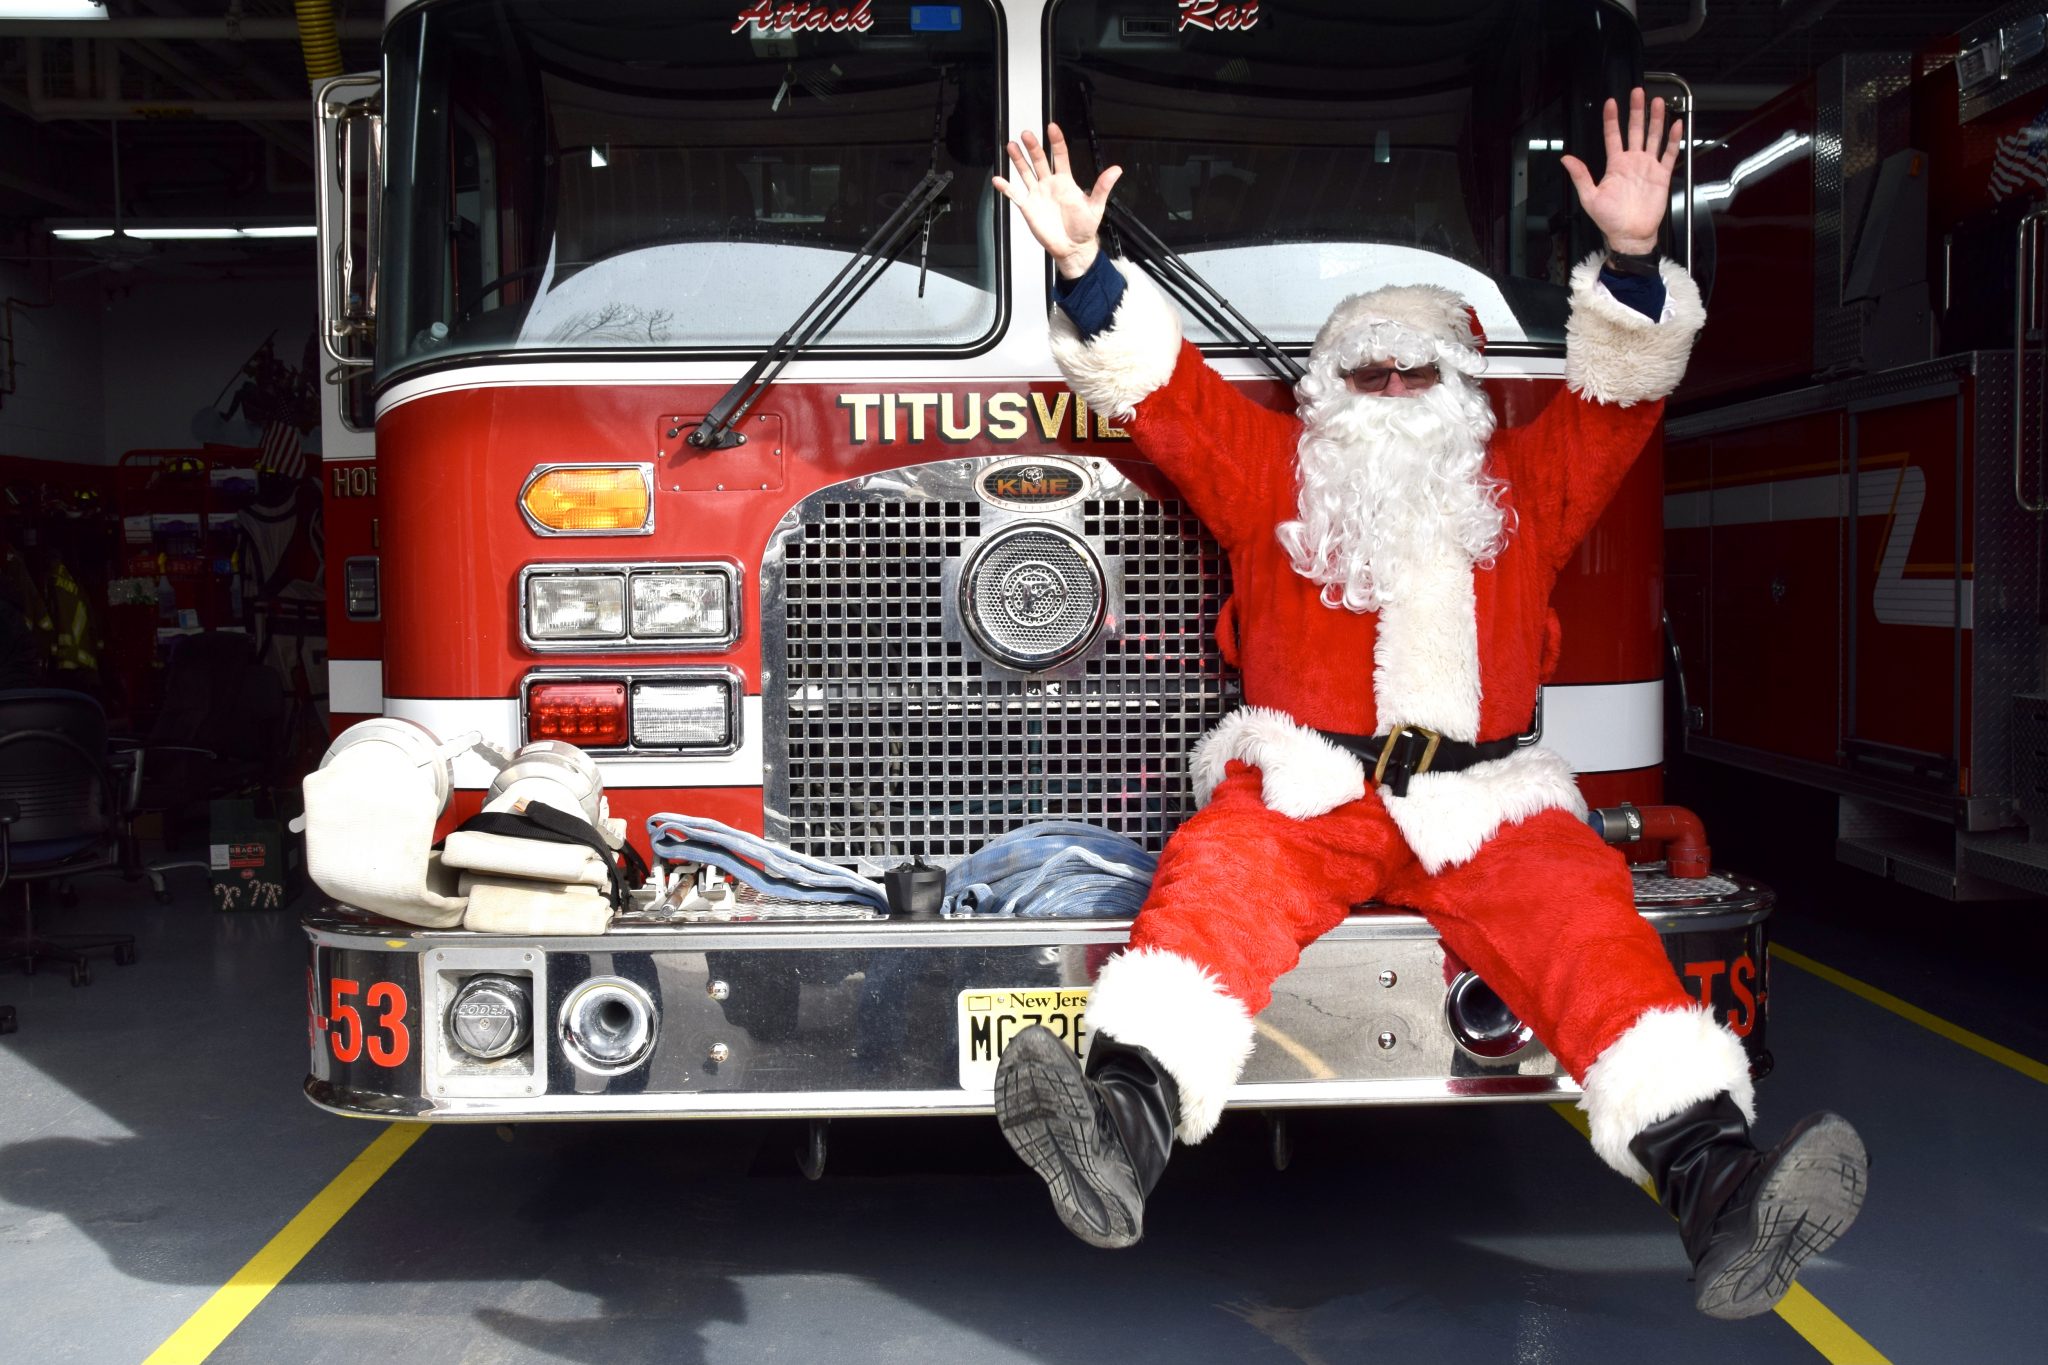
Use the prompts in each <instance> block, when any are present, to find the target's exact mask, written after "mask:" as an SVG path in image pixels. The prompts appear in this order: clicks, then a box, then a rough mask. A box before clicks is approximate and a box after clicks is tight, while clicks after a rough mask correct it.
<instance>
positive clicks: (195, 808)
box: [129, 631, 288, 903]
mask: <svg viewBox="0 0 2048 1365" xmlns="http://www.w3.org/2000/svg"><path fill="white" fill-rule="evenodd" d="M287 719H288V713H287V708H286V704H285V695H284V680H283V679H282V678H280V677H279V676H278V674H277V670H276V669H273V668H270V667H268V666H266V665H265V664H264V662H263V660H262V659H261V658H259V657H258V656H257V653H256V644H255V642H254V641H253V640H251V639H250V638H249V637H248V636H247V635H243V634H240V633H238V632H234V631H213V632H208V633H207V634H204V635H188V636H186V637H185V638H184V639H183V640H181V641H180V642H179V644H178V647H177V649H176V650H175V651H173V653H172V654H171V658H170V665H169V673H168V674H167V676H166V677H165V679H164V704H163V709H162V710H161V711H160V712H158V714H157V720H156V724H155V725H154V726H152V727H151V729H150V733H149V738H148V741H147V742H146V743H143V744H140V745H138V746H136V747H134V748H133V749H132V750H131V753H132V755H133V758H134V762H135V763H136V765H137V769H136V780H135V786H134V795H133V798H132V800H131V801H130V802H129V819H130V820H131V822H132V819H133V816H134V814H135V813H136V812H139V811H148V810H154V811H161V812H163V814H164V816H165V821H164V824H165V829H164V835H165V842H166V843H173V842H175V841H174V840H173V837H172V836H173V834H174V833H176V832H177V831H176V830H174V828H173V826H176V825H180V824H182V825H183V826H185V827H186V830H187V831H188V832H189V828H190V826H191V825H192V824H193V823H195V822H196V821H200V820H203V818H204V817H205V815H206V813H207V810H208V803H209V802H211V801H212V800H214V799H215V798H217V797H225V796H236V795H242V794H267V792H268V790H269V789H270V788H272V787H274V786H275V785H276V783H277V779H278V776H279V774H280V773H281V771H282V769H283V765H284V761H285V758H286V755H285V748H286V745H285V741H284V736H285V725H286V721H287ZM130 743H132V741H131V742H130ZM205 842H206V841H205V840H204V839H201V840H200V843H201V846H202V850H203V848H204V845H205ZM211 866H212V864H211V862H210V861H209V860H208V859H206V858H203V857H199V856H197V855H186V856H183V857H179V856H175V855H174V856H171V857H167V858H161V859H158V860H157V861H155V862H153V863H150V864H149V865H148V866H146V867H144V868H142V869H141V871H142V875H144V876H146V877H148V878H149V884H150V888H151V890H152V891H153V892H154V893H155V895H156V898H157V900H158V902H160V903H167V902H169V900H170V899H171V893H170V889H169V888H168V887H167V886H166V885H165V884H164V873H166V872H171V871H176V870H177V869H180V868H192V869H195V870H198V871H202V872H204V871H207V870H209V869H210V868H211Z"/></svg>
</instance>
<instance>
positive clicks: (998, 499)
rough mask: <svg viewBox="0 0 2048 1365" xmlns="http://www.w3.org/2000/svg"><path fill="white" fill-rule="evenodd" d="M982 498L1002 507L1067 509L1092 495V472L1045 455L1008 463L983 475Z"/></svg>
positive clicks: (1042, 509)
mask: <svg viewBox="0 0 2048 1365" xmlns="http://www.w3.org/2000/svg"><path fill="white" fill-rule="evenodd" d="M980 482H981V495H982V497H984V498H986V499H987V500H988V501H990V502H992V503H994V504H995V505H996V506H998V507H1012V508H1019V509H1023V508H1029V509H1031V510H1033V511H1045V510H1046V509H1048V508H1053V507H1063V506H1065V505H1066V504H1067V503H1070V502H1074V501H1076V500H1078V499H1079V498H1081V497H1082V496H1084V495H1085V494H1086V493H1087V492H1088V473H1087V471H1086V470H1085V469H1082V468H1081V467H1080V466H1079V465H1072V464H1068V463H1067V462H1066V461H1064V460H1051V459H1047V458H1045V457H1043V456H1040V457H1038V458H1037V459H1031V460H1006V461H1004V462H1003V463H1001V464H998V465H996V466H995V467H994V468H992V469H989V470H987V471H985V472H984V473H983V474H982V476H981V480H980Z"/></svg>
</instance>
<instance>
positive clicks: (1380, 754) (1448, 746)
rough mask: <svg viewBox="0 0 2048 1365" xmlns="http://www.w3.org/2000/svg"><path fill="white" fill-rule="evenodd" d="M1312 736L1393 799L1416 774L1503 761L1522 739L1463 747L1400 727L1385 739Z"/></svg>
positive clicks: (1422, 731) (1324, 732) (1421, 730)
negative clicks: (1364, 770)
mask: <svg viewBox="0 0 2048 1365" xmlns="http://www.w3.org/2000/svg"><path fill="white" fill-rule="evenodd" d="M1316 733H1317V734H1319V735H1321V736H1322V737H1323V738H1324V739H1327V740H1329V741H1330V743H1332V744H1334V745H1336V746H1337V747H1338V748H1340V749H1344V750H1346V751H1348V752H1349V753H1350V754H1352V755H1353V756H1354V757H1355V758H1357V759H1358V761H1359V762H1360V763H1363V764H1365V765H1366V766H1367V767H1369V768H1370V769H1371V770H1372V780H1373V782H1374V783H1375V784H1376V785H1378V786H1381V787H1385V788H1386V789H1387V792H1388V793H1389V794H1390V795H1393V796H1406V795H1407V794H1408V779H1409V778H1411V777H1414V776H1415V775H1417V774H1418V773H1455V772H1460V771H1463V770H1464V769H1466V768H1469V767H1471V766H1473V765H1474V764H1475V763H1490V762H1492V761H1493V760H1494V759H1496V758H1506V757H1507V756H1508V755H1509V754H1512V753H1513V752H1514V751H1515V750H1516V749H1518V748H1520V747H1521V746H1522V740H1523V738H1524V737H1523V736H1521V735H1509V736H1508V737H1507V738H1506V739H1490V740H1487V741H1486V742H1485V743H1483V744H1466V743H1464V742H1463V741H1461V740H1455V739H1445V738H1444V737H1443V736H1442V735H1440V734H1438V733H1437V732H1436V731H1434V730H1427V729H1424V728H1423V727H1422V726H1420V725H1404V726H1402V727H1401V728H1400V729H1398V730H1396V731H1394V732H1393V733H1392V734H1386V735H1346V734H1339V733H1338V732H1337V731H1335V730H1318V731H1316Z"/></svg>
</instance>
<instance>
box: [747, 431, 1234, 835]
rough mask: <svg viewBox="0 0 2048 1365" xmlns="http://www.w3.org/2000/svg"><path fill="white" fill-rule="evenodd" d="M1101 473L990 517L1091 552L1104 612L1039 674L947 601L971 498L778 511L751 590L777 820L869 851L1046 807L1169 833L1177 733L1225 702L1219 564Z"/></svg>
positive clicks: (1205, 722) (973, 530) (1179, 759)
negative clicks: (1063, 498)
mask: <svg viewBox="0 0 2048 1365" xmlns="http://www.w3.org/2000/svg"><path fill="white" fill-rule="evenodd" d="M936 468H944V466H939V467H936ZM970 472H971V470H970ZM961 483H962V485H963V487H962V491H963V492H965V491H969V490H971V489H972V484H971V482H968V481H967V480H965V479H962V480H961ZM899 488H900V486H899ZM1113 488H1114V489H1120V490H1126V491H1128V492H1129V493H1130V494H1131V496H1128V497H1104V498H1100V499H1096V500H1091V501H1084V502H1080V503H1077V504H1075V505H1073V506H1071V507H1069V508H1067V509H1064V510H1063V511H1061V512H1057V513H1054V514H1051V515H1048V516H1045V517H1042V518H1023V519H1019V518H1015V517H1012V518H1009V519H1007V520H1004V521H1002V522H1001V524H1000V525H993V524H991V525H989V526H988V527H987V528H986V534H987V535H988V538H989V539H990V540H997V539H1000V538H1003V537H1007V538H1010V539H1015V538H1016V528H1017V527H1019V525H1020V524H1028V523H1030V522H1033V521H1039V522H1043V523H1044V524H1047V525H1052V526H1057V527H1059V528H1060V529H1061V530H1063V531H1065V532H1067V533H1068V534H1069V535H1071V536H1078V537H1080V538H1081V541H1082V542H1085V544H1086V545H1087V547H1088V548H1089V549H1090V550H1092V551H1093V553H1094V554H1095V555H1096V556H1098V557H1099V558H1100V560H1101V564H1102V569H1103V579H1104V582H1105V583H1106V585H1107V586H1106V589H1105V592H1106V597H1107V602H1106V604H1105V605H1106V607H1107V611H1106V612H1105V614H1104V623H1103V627H1102V629H1101V630H1100V631H1099V632H1098V633H1097V634H1096V635H1095V636H1094V638H1093V639H1092V640H1091V642H1090V643H1089V644H1088V645H1087V647H1086V648H1085V649H1084V650H1083V651H1082V652H1080V653H1079V654H1078V655H1075V656H1073V657H1071V658H1067V659H1065V660H1064V661H1063V662H1061V663H1060V664H1059V665H1058V666H1057V667H1054V668H1049V669H1047V670H1046V671H1043V672H1040V673H1029V672H1021V671H1018V670H1016V669H1015V668H1012V667H1007V666H1005V662H1004V661H1003V660H1001V659H999V658H996V657H992V656H990V655H987V654H984V653H983V652H982V650H981V649H980V648H979V647H978V646H977V645H976V643H975V637H974V635H973V633H972V632H971V631H970V630H969V629H967V628H966V623H965V622H963V620H962V619H961V610H962V608H961V606H960V599H961V598H962V597H963V596H966V597H970V598H971V597H972V596H973V594H972V592H971V591H970V592H969V593H967V594H962V593H961V591H960V587H959V585H960V581H961V576H962V575H963V573H965V572H966V566H967V564H968V562H969V561H970V560H972V559H973V557H974V555H975V552H976V550H977V549H978V548H979V547H980V546H981V545H982V544H983V541H984V535H985V527H984V521H985V516H984V509H983V507H982V505H981V504H980V503H979V502H976V501H973V500H971V499H968V498H963V499H962V500H960V501H911V500H903V499H902V496H901V492H900V491H899V492H898V493H897V494H896V497H895V500H881V501H876V500H859V501H826V500H823V495H820V496H819V497H814V498H812V499H810V500H808V501H807V502H805V503H804V504H803V505H802V506H801V507H800V508H799V509H798V510H797V512H796V513H795V514H793V518H794V521H793V523H792V522H790V521H786V522H785V535H784V538H783V541H782V552H781V562H780V565H779V569H780V573H779V575H778V573H777V572H776V570H777V568H778V565H776V564H775V563H774V562H772V555H771V563H770V564H769V565H768V571H767V572H766V573H765V574H764V586H763V603H762V606H763V612H764V616H765V617H766V618H767V619H765V620H764V630H763V635H764V641H765V644H766V648H767V659H766V662H767V664H768V667H769V669H770V670H771V672H770V676H769V678H768V680H767V682H766V684H765V686H764V689H763V690H764V693H765V704H766V708H767V713H768V716H769V722H768V727H767V729H768V733H767V735H766V737H765V741H764V743H765V750H766V752H765V754H764V757H765V759H766V761H767V764H768V773H769V777H768V798H769V806H770V812H769V832H770V833H771V835H775V836H778V837H780V838H782V839H784V840H785V841H786V842H787V843H788V844H789V845H790V846H791V847H792V848H795V849H797V850H799V851H801V852H804V853H808V854H811V855H813V856H815V857H819V858H824V859H828V860H830V861H832V862H837V863H842V864H845V865H848V866H853V867H859V868H861V869H863V870H866V871H877V870H881V869H884V868H887V867H892V866H895V865H896V864H897V863H898V862H900V861H902V860H903V859H905V858H907V857H911V856H914V855H922V856H923V857H925V858H927V859H929V860H931V861H933V862H938V863H942V864H950V863H953V862H957V861H958V860H959V859H961V858H963V857H965V856H966V855H967V854H970V853H972V852H974V851H975V850H976V849H978V848H980V847H981V846H982V845H983V844H984V843H986V842H988V841H989V840H990V839H992V838H994V837H996V836H997V835H999V834H1002V833H1004V832H1005V831H1008V830H1011V829H1015V828H1017V827H1018V826H1020V825H1026V824H1031V823H1034V822H1037V821H1041V820H1079V821H1085V822H1087V823H1089V824H1092V825H1096V826H1098V827H1101V828H1104V829H1109V830H1114V831H1116V832H1118V833H1121V834H1125V835H1128V836H1130V837H1131V838H1133V839H1135V840H1136V841H1137V842H1138V843H1140V844H1142V845H1143V846H1145V847H1146V848H1150V849H1158V848H1159V847H1161V846H1162V845H1163V844H1164V843H1165V840H1166V836H1167V835H1168V834H1170V833H1171V832H1172V831H1173V829H1174V828H1175V826H1177V825H1178V824H1179V823H1180V822H1181V820H1182V819H1184V818H1185V817H1186V816H1187V815H1188V814H1189V813H1190V811H1191V809H1192V795H1191V793H1190V791H1189V786H1188V779H1187V756H1188V751H1189V750H1190V749H1191V748H1192V747H1193V745H1194V743H1195V741H1196V740H1197V739H1199V738H1200V737H1201V736H1202V734H1203V733H1204V732H1205V731H1207V730H1208V728H1209V727H1210V726H1212V725H1213V724H1215V722H1216V721H1217V720H1218V719H1219V718H1220V717H1221V716H1222V715H1223V714H1224V713H1225V712H1226V711H1228V710H1229V709H1231V708H1232V707H1233V706H1235V705H1236V704H1237V687H1236V681H1235V678H1234V676H1226V672H1225V668H1224V664H1223V661H1222V658H1221V657H1220V655H1219V654H1218V651H1217V648H1216V644H1215V639H1214V630H1215V624H1216V616H1217V613H1218V611H1219V610H1220V608H1221V607H1222V604H1223V601H1224V599H1225V598H1226V597H1227V596H1228V594H1229V576H1228V566H1227V562H1226V560H1225V557H1224V555H1223V553H1222V551H1221V550H1220V549H1218V547H1217V546H1216V543H1215V542H1214V541H1213V540H1211V539H1210V538H1209V536H1208V534H1207V533H1206V532H1205V531H1204V530H1203V529H1202V526H1201V523H1200V522H1199V521H1197V520H1196V519H1195V518H1194V516H1193V515H1192V514H1190V513H1189V512H1188V511H1187V510H1186V509H1185V508H1184V507H1183V506H1181V505H1180V504H1179V503H1178V502H1167V501H1160V500H1156V499H1152V498H1149V497H1146V496H1144V495H1143V494H1142V492H1141V491H1140V490H1138V489H1136V488H1135V487H1133V486H1131V485H1129V484H1125V483H1123V482H1122V481H1121V480H1117V481H1116V482H1115V484H1114V485H1113ZM1103 491H1105V492H1107V491H1111V490H1103ZM998 533H1000V536H999V535H998ZM778 578H779V588H780V594H779V600H778V599H777V591H776V590H777V587H778ZM968 609H969V610H971V609H972V607H971V606H970V607H969V608H968ZM778 612H779V613H780V616H781V620H780V621H779V622H778V621H776V620H775V619H774V617H775V615H776V614H777V613H778ZM778 626H779V629H778ZM778 655H779V656H780V661H781V668H780V669H779V670H777V669H776V667H775V662H776V658H777V656H778ZM778 672H779V673H780V675H781V676H779V677H778V676H776V674H777V673H778Z"/></svg>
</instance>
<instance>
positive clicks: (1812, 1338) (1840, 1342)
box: [1550, 950, 1891, 1365]
mask: <svg viewBox="0 0 2048 1365" xmlns="http://www.w3.org/2000/svg"><path fill="white" fill-rule="evenodd" d="M1773 951H1775V950H1773ZM1550 1107H1551V1108H1552V1109H1554V1110H1556V1111H1557V1113H1558V1114H1559V1115H1561V1116H1562V1117H1563V1118H1564V1121H1565V1122H1566V1123H1569V1124H1570V1125H1571V1126H1572V1127H1574V1128H1576V1129H1578V1130H1579V1136H1580V1137H1583V1138H1585V1139H1587V1140H1588V1141H1591V1140H1592V1136H1593V1134H1592V1130H1591V1129H1590V1128H1588V1127H1587V1125H1586V1114H1585V1111H1584V1110H1582V1109H1580V1108H1579V1107H1578V1106H1577V1105H1576V1104H1572V1103H1569V1102H1563V1103H1558V1104H1553V1105H1551V1106H1550ZM1638 1188H1639V1189H1641V1190H1642V1192H1643V1193H1644V1194H1647V1195H1649V1196H1650V1197H1651V1198H1652V1199H1655V1198H1656V1197H1657V1190H1656V1186H1654V1185H1652V1184H1651V1183H1650V1182H1649V1181H1647V1180H1645V1181H1643V1182H1642V1183H1641V1184H1640V1185H1639V1186H1638ZM1771 1311H1773V1312H1774V1313H1776V1314H1777V1315H1778V1316H1779V1317H1781V1318H1783V1319H1784V1320H1785V1321H1786V1322H1787V1323H1789V1324H1791V1327H1792V1330H1793V1331H1795V1332H1797V1333H1799V1335H1800V1336H1802V1337H1804V1338H1806V1343H1807V1345H1809V1346H1811V1347H1813V1349H1814V1350H1816V1351H1819V1352H1820V1354H1821V1358H1822V1359H1823V1360H1826V1361H1827V1362H1828V1363H1829V1365H1891V1362H1890V1361H1889V1360H1887V1359H1886V1358H1885V1355H1884V1353H1883V1352H1882V1351H1880V1350H1878V1349H1877V1348H1876V1347H1875V1346H1872V1345H1871V1344H1870V1343H1869V1342H1867V1341H1865V1340H1864V1339H1863V1338H1862V1337H1861V1336H1859V1335H1858V1334H1857V1332H1856V1329H1855V1328H1853V1327H1851V1326H1850V1325H1849V1324H1848V1323H1846V1322H1843V1321H1842V1320H1841V1319H1840V1318H1838V1317H1836V1316H1835V1314H1834V1310H1833V1309H1831V1308H1829V1307H1828V1306H1827V1305H1826V1304H1824V1303H1822V1302H1821V1301H1820V1300H1819V1299H1816V1298H1815V1297H1814V1296H1813V1295H1812V1294H1809V1293H1808V1292H1807V1291H1806V1290H1805V1289H1804V1288H1802V1287H1801V1286H1800V1285H1799V1284H1798V1282H1797V1281H1794V1283H1793V1285H1792V1288H1791V1289H1789V1290H1787V1291H1786V1293H1785V1297H1784V1298H1782V1299H1780V1300H1778V1306H1777V1307H1776V1308H1774V1309H1772V1310H1771Z"/></svg>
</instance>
